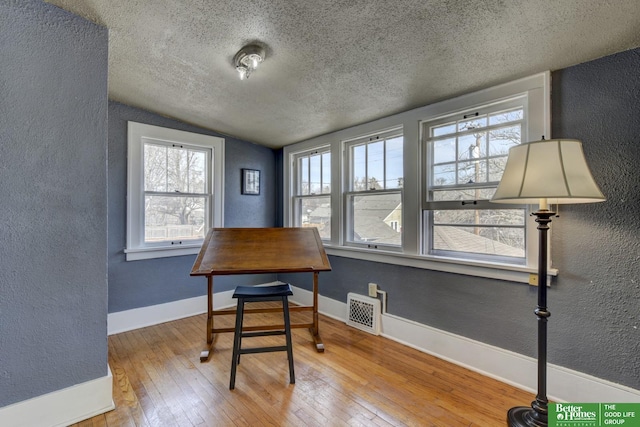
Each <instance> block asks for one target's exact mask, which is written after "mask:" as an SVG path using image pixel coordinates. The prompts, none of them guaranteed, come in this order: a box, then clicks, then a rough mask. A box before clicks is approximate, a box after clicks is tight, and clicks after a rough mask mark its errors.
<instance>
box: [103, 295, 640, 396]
mask: <svg viewBox="0 0 640 427" xmlns="http://www.w3.org/2000/svg"><path fill="white" fill-rule="evenodd" d="M293 291H294V295H293V296H292V297H291V298H290V299H291V301H292V302H295V303H298V304H303V305H311V304H312V303H313V293H312V292H311V291H307V290H305V289H301V288H296V287H293ZM232 294H233V291H227V292H219V293H216V294H215V298H214V308H215V309H219V308H224V307H229V306H232V305H234V301H233V299H232V298H231V295H232ZM206 304H207V300H206V296H203V297H198V298H191V299H189V300H183V301H177V302H174V303H168V304H162V305H159V306H154V307H145V308H140V309H135V310H128V311H126V312H120V313H112V314H109V317H108V330H109V334H113V333H118V332H124V331H127V330H132V329H136V328H139V327H143V326H150V325H154V324H158V323H163V322H167V321H170V320H175V319H180V318H184V317H189V316H193V315H196V314H200V313H204V312H206ZM318 311H319V312H320V313H322V314H324V315H326V316H329V317H332V318H334V319H337V320H341V321H345V320H346V314H347V305H346V303H343V302H339V301H336V300H333V299H330V298H327V297H323V296H322V295H319V296H318ZM381 330H382V335H383V336H384V337H386V338H389V339H392V340H394V341H397V342H400V343H402V344H405V345H407V346H409V347H412V348H415V349H417V350H420V351H422V352H425V353H428V354H432V355H434V356H436V357H438V358H440V359H444V360H447V361H449V362H451V363H454V364H456V365H460V366H464V367H465V368H468V369H470V370H472V371H475V372H478V373H481V374H483V375H486V376H488V377H491V378H495V379H497V380H499V381H502V382H504V383H507V384H511V385H513V386H515V387H518V388H520V389H523V390H527V391H530V392H531V393H532V394H534V395H535V393H536V388H537V385H536V384H537V360H536V359H534V358H531V357H528V356H523V355H521V354H518V353H514V352H511V351H508V350H504V349H502V348H499V347H494V346H491V345H488V344H485V343H482V342H480V341H474V340H472V339H469V338H465V337H463V336H460V335H455V334H451V333H449V332H446V331H442V330H439V329H435V328H432V327H429V326H426V325H423V324H420V323H417V322H413V321H411V320H407V319H403V318H400V317H397V316H394V315H390V314H383V315H382V322H381ZM321 334H322V329H321ZM547 378H548V379H547V390H548V394H549V396H548V397H549V399H551V400H553V401H556V402H576V403H588V402H602V403H606V402H609V403H625V402H629V403H636V402H640V390H635V389H632V388H630V387H626V386H623V385H620V384H615V383H612V382H610V381H607V380H603V379H601V378H597V377H593V376H591V375H587V374H584V373H582V372H578V371H574V370H571V369H567V368H563V367H561V366H557V365H553V364H548V365H547ZM523 405H528V402H523Z"/></svg>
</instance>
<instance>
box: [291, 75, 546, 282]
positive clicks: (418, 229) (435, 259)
mask: <svg viewBox="0 0 640 427" xmlns="http://www.w3.org/2000/svg"><path fill="white" fill-rule="evenodd" d="M525 93H526V94H527V95H528V98H527V102H528V104H529V111H535V113H534V114H530V116H529V123H528V129H529V130H528V138H530V139H532V140H533V139H540V137H541V136H542V135H544V136H545V137H546V138H547V139H549V138H552V135H551V132H550V129H551V114H550V109H551V105H550V104H551V73H550V72H549V71H545V72H542V73H538V74H534V75H530V76H527V77H523V78H521V79H518V80H513V81H510V82H506V83H503V84H500V85H497V86H492V87H489V88H486V89H482V90H479V91H476V92H471V93H467V94H465V95H461V96H458V97H455V98H450V99H447V100H444V101H440V102H437V103H434V104H429V105H425V106H423V107H418V108H415V109H413V110H409V111H405V112H402V113H398V114H394V115H392V116H388V117H384V118H381V119H377V120H373V121H371V122H367V123H363V124H360V125H356V126H353V127H350V128H345V129H342V130H339V131H336V132H331V133H327V134H323V135H321V136H317V137H314V138H311V139H308V140H304V141H301V142H297V143H294V144H290V145H287V146H285V147H284V148H283V159H285V160H284V166H285V167H284V168H283V169H284V170H283V183H282V185H283V190H282V191H283V196H284V197H283V202H282V203H283V225H284V226H285V227H287V226H289V227H290V226H293V223H292V220H291V200H292V199H291V194H293V193H292V191H293V190H292V176H291V163H290V162H291V157H290V156H291V153H297V152H301V151H308V150H313V149H316V148H319V147H325V146H330V147H331V155H332V183H333V185H332V194H331V212H332V224H331V231H332V232H331V240H330V241H326V240H325V241H324V242H323V243H324V246H325V250H326V252H327V254H328V255H330V256H337V257H345V258H353V259H357V260H363V261H371V262H381V263H387V264H395V265H400V266H407V267H413V268H420V269H428V270H434V271H442V272H448V273H455V274H463V275H468V276H475V277H483V278H490V279H498V280H506V281H509V282H520V283H529V279H530V275H531V274H535V273H536V272H537V262H536V260H537V258H536V256H533V257H530V258H529V259H528V261H527V262H528V264H527V265H516V264H507V263H501V262H487V261H486V260H461V259H457V258H453V257H447V256H435V255H426V254H425V253H424V248H423V243H424V242H423V239H422V236H423V231H422V230H423V226H424V222H423V217H422V194H423V191H425V189H424V185H425V184H424V176H423V175H422V174H423V173H424V170H423V165H422V158H423V153H422V148H421V147H422V144H421V141H422V125H421V122H422V121H424V120H428V119H429V118H433V117H439V116H443V115H446V114H452V113H455V112H457V111H463V110H467V109H469V108H470V107H473V106H479V105H485V104H488V103H491V102H494V101H496V100H502V99H508V98H513V97H515V96H517V95H520V94H525ZM397 127H402V128H403V135H404V164H403V168H404V176H405V179H404V184H403V193H404V197H403V213H402V227H403V240H402V252H397V251H395V252H394V251H387V250H380V249H379V250H368V249H366V248H360V247H353V246H346V245H345V244H344V242H345V236H344V234H345V233H344V221H345V218H344V216H345V213H346V211H345V203H346V202H345V199H344V195H343V194H344V191H345V183H346V182H348V180H347V179H346V178H345V176H344V174H345V170H346V166H347V164H346V162H347V159H346V151H345V148H344V146H343V141H346V140H350V139H354V138H357V137H359V136H361V135H367V134H375V133H377V132H379V131H380V130H382V129H393V128H397ZM339 186H340V187H339ZM498 206H499V207H505V206H506V205H498ZM526 221H527V231H526V233H527V234H526V238H527V239H529V241H530V242H537V229H536V223H535V221H534V218H532V217H530V216H527V218H526ZM549 254H550V256H551V254H552V251H550V252H549ZM548 266H549V270H548V275H549V276H548V277H551V276H555V275H558V270H557V269H555V268H553V267H552V264H551V259H550V258H549V263H548Z"/></svg>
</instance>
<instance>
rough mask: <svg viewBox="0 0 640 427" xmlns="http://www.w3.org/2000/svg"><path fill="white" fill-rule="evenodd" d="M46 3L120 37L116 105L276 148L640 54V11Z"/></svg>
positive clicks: (417, 3) (570, 4)
mask: <svg viewBox="0 0 640 427" xmlns="http://www.w3.org/2000/svg"><path fill="white" fill-rule="evenodd" d="M48 2H49V3H52V4H54V5H57V6H60V7H62V8H64V9H66V10H69V11H71V12H73V13H76V14H78V15H80V16H83V17H85V18H87V19H89V20H91V21H93V22H96V23H98V24H100V25H104V26H106V27H108V28H109V30H110V31H109V98H110V99H112V100H115V101H118V102H122V103H125V104H128V105H132V106H135V107H140V108H143V109H146V110H150V111H153V112H155V113H159V114H161V115H165V116H169V117H173V118H176V119H179V120H182V121H184V122H187V123H192V124H195V125H199V126H201V127H203V128H207V129H212V130H215V131H218V132H221V133H224V134H227V135H231V136H235V137H238V138H241V139H245V140H248V141H252V142H256V143H259V144H262V145H266V146H269V147H281V146H283V145H287V144H291V143H294V142H298V141H302V140H305V139H308V138H311V137H313V136H317V135H321V134H325V133H328V132H331V131H335V130H339V129H343V128H346V127H350V126H353V125H356V124H360V123H364V122H367V121H370V120H373V119H377V118H380V117H385V116H388V115H391V114H394V113H398V112H402V111H406V110H409V109H411V108H415V107H419V106H423V105H427V104H430V103H433V102H435V101H438V100H442V99H446V98H450V97H453V96H456V95H460V94H463V93H466V92H470V91H473V90H477V89H481V88H484V87H488V86H491V85H495V84H498V83H503V82H505V81H509V80H513V79H516V78H520V77H524V76H528V75H531V74H534V73H538V72H541V71H544V70H556V69H560V68H564V67H567V66H570V65H574V64H578V63H581V62H585V61H589V60H592V59H595V58H599V57H602V56H605V55H608V54H611V53H615V52H619V51H623V50H627V49H630V48H634V47H637V46H640V29H639V26H638V22H640V1H639V0H464V1H459V0H327V1H323V0H228V1H211V0H48ZM249 42H259V43H261V44H262V45H264V46H265V47H266V49H267V59H266V61H265V62H264V63H263V64H261V66H260V68H258V70H257V71H256V72H255V73H254V74H253V75H252V76H251V78H250V79H249V80H246V81H240V80H239V78H238V74H237V72H236V71H235V69H234V67H233V66H232V60H233V56H234V54H235V53H236V52H237V51H238V50H239V49H240V48H241V47H242V46H243V45H245V44H247V43H249Z"/></svg>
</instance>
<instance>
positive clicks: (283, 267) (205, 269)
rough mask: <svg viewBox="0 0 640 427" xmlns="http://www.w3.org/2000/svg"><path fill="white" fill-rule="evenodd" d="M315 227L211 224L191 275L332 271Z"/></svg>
mask: <svg viewBox="0 0 640 427" xmlns="http://www.w3.org/2000/svg"><path fill="white" fill-rule="evenodd" d="M329 270H331V265H330V264H329V259H328V258H327V254H326V252H325V251H324V246H322V240H321V239H320V235H319V234H318V230H317V229H316V228H315V227H308V228H290V227H287V228H212V229H211V230H209V233H207V237H206V238H205V239H204V242H203V243H202V248H201V249H200V253H199V254H198V257H197V258H196V261H195V262H194V264H193V267H192V268H191V276H212V275H223V274H256V273H285V272H288V273H294V272H313V271H329Z"/></svg>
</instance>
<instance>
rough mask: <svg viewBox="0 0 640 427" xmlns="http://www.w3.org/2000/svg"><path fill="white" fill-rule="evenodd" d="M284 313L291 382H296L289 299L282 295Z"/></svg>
mask: <svg viewBox="0 0 640 427" xmlns="http://www.w3.org/2000/svg"><path fill="white" fill-rule="evenodd" d="M282 314H283V316H284V332H285V335H286V337H287V358H288V359H289V383H290V384H295V383H296V375H295V373H294V371H293V345H292V342H291V320H290V319H289V299H288V298H287V297H286V296H284V297H282Z"/></svg>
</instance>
